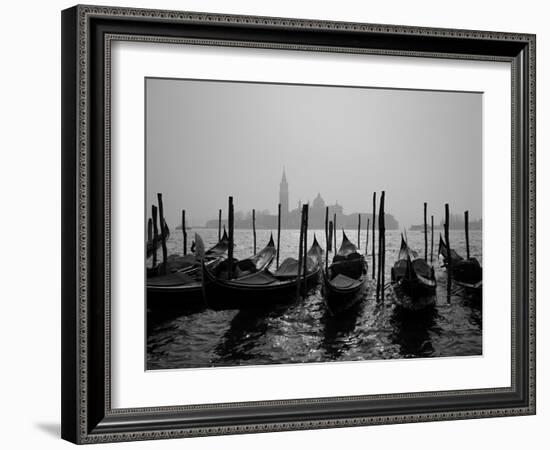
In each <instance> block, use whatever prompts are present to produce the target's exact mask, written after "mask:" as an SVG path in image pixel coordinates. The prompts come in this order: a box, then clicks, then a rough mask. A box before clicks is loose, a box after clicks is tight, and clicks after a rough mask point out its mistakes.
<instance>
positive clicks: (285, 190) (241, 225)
mask: <svg viewBox="0 0 550 450" xmlns="http://www.w3.org/2000/svg"><path fill="white" fill-rule="evenodd" d="M289 193H290V190H289V184H288V180H287V178H286V172H285V170H284V169H283V176H282V178H281V182H280V183H279V203H280V205H281V228H282V229H284V230H285V229H286V230H298V229H300V219H301V213H302V202H301V201H298V203H297V207H296V208H294V209H291V208H290V201H289V197H290V194H289ZM327 206H328V211H329V220H334V215H336V226H337V227H338V229H339V230H341V229H342V228H345V229H348V230H356V229H357V222H358V215H359V214H361V228H362V229H363V230H364V229H366V226H367V220H369V219H370V221H371V226H372V213H365V212H361V213H359V212H353V213H351V214H347V215H346V214H344V207H343V206H342V205H340V204H339V203H338V202H336V203H335V204H333V205H327V204H326V203H325V200H324V199H323V197H321V193H319V192H318V193H317V196H316V197H315V198H314V199H313V202H311V203H310V204H309V217H308V228H309V229H310V230H316V229H317V230H324V229H325V211H326V207H327ZM222 223H223V224H224V225H225V224H226V222H225V221H223V222H222ZM206 227H207V228H217V227H218V221H217V219H212V220H209V221H208V222H207V223H206ZM376 227H377V228H378V224H376ZM235 228H236V229H250V228H252V213H251V212H248V213H246V214H244V213H242V212H238V213H236V214H235ZM256 228H257V229H259V230H262V229H264V230H265V229H267V230H276V229H277V210H276V209H275V214H265V213H260V212H257V214H256ZM398 228H399V223H398V222H397V221H396V220H395V218H394V217H393V216H392V215H391V214H388V213H386V229H387V230H396V229H398Z"/></svg>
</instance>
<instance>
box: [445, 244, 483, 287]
mask: <svg viewBox="0 0 550 450" xmlns="http://www.w3.org/2000/svg"><path fill="white" fill-rule="evenodd" d="M450 253H451V278H452V279H453V281H454V282H455V284H456V285H458V286H460V287H462V288H464V289H466V290H467V291H469V292H471V293H475V294H481V292H482V289H483V269H482V268H481V264H480V263H479V261H478V260H477V258H474V257H471V258H469V259H465V258H463V257H462V256H460V255H459V254H458V253H457V252H456V251H455V250H453V249H452V248H451V252H450ZM438 254H439V257H440V258H441V259H442V262H443V267H445V268H446V269H447V268H448V266H449V264H448V260H447V244H446V242H445V240H444V239H443V237H442V236H441V235H439V251H438Z"/></svg>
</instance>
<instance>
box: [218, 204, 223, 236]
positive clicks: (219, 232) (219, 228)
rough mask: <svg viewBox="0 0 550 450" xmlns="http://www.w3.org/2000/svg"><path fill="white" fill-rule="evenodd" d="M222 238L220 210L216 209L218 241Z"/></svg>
mask: <svg viewBox="0 0 550 450" xmlns="http://www.w3.org/2000/svg"><path fill="white" fill-rule="evenodd" d="M221 239H222V210H221V209H218V242H219V241H221Z"/></svg>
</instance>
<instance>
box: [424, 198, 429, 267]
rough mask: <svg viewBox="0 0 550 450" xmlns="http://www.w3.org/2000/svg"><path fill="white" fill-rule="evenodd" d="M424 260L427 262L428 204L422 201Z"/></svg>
mask: <svg viewBox="0 0 550 450" xmlns="http://www.w3.org/2000/svg"><path fill="white" fill-rule="evenodd" d="M424 261H426V262H428V204H427V203H426V202H424Z"/></svg>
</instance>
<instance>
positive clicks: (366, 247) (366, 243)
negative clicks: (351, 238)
mask: <svg viewBox="0 0 550 450" xmlns="http://www.w3.org/2000/svg"><path fill="white" fill-rule="evenodd" d="M369 228H370V219H369V218H367V239H365V256H368V254H369Z"/></svg>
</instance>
